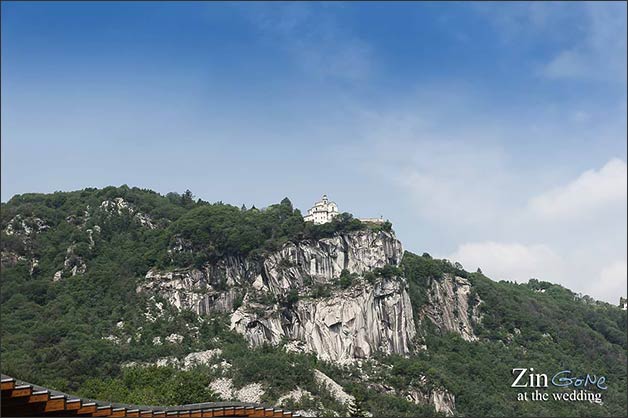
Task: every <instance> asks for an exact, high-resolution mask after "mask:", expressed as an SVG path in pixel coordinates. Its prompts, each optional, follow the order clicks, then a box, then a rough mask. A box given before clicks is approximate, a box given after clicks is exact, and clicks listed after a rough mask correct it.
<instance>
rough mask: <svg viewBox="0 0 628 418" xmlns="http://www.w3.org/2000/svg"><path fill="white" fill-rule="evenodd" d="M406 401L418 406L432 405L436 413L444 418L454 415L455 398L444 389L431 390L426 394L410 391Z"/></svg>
mask: <svg viewBox="0 0 628 418" xmlns="http://www.w3.org/2000/svg"><path fill="white" fill-rule="evenodd" d="M406 399H408V400H409V401H410V402H414V403H415V404H418V405H430V404H431V405H432V406H434V409H435V410H436V412H439V413H441V414H443V415H445V416H448V417H450V416H453V415H454V413H455V410H456V408H455V405H456V402H455V401H456V398H455V396H454V395H453V394H452V393H450V392H448V391H446V390H445V389H432V390H430V391H429V392H427V393H424V392H422V391H420V390H411V391H409V392H408V394H407V395H406Z"/></svg>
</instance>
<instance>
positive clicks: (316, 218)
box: [303, 194, 339, 224]
mask: <svg viewBox="0 0 628 418" xmlns="http://www.w3.org/2000/svg"><path fill="white" fill-rule="evenodd" d="M338 213H339V212H338V206H337V205H336V204H335V203H334V202H330V201H329V199H327V195H326V194H324V195H323V198H322V199H321V200H319V201H318V202H316V203H314V206H312V208H311V209H309V210H308V211H307V215H305V216H304V217H303V220H304V221H306V222H314V223H315V224H324V223H327V222H331V220H332V219H334V217H335V216H338Z"/></svg>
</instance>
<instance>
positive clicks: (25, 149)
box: [1, 2, 627, 303]
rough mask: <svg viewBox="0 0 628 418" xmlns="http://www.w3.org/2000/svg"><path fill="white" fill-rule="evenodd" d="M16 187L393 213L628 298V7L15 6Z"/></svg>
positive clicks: (11, 68) (6, 141) (458, 256)
mask: <svg viewBox="0 0 628 418" xmlns="http://www.w3.org/2000/svg"><path fill="white" fill-rule="evenodd" d="M1 7H2V132H1V133H2V179H1V180H2V201H6V200H8V199H9V198H10V197H11V196H13V195H14V194H17V193H25V192H52V191H55V190H76V189H81V188H84V187H94V186H95V187H103V186H106V185H121V184H128V185H130V186H140V187H147V188H151V189H154V190H157V191H159V192H162V193H166V192H168V191H179V192H181V191H184V190H185V189H187V188H189V189H191V190H192V191H193V192H194V193H195V195H197V196H198V197H201V198H203V199H204V200H209V201H218V200H222V201H225V202H228V203H232V204H235V205H241V204H242V203H245V204H247V206H250V205H252V204H255V205H256V206H258V207H260V206H266V205H268V204H271V203H275V202H278V201H279V200H281V199H282V198H283V197H284V196H288V197H289V198H290V199H291V200H292V201H293V203H294V204H295V205H296V206H297V207H299V208H301V209H302V210H305V209H307V208H308V207H309V206H310V205H311V203H313V202H314V201H315V200H317V199H318V198H319V197H320V195H321V194H323V193H327V194H328V195H329V196H330V198H332V199H333V200H335V201H336V202H337V203H338V205H339V206H340V209H341V210H346V211H349V212H353V213H354V214H355V215H357V216H379V215H383V216H384V217H387V218H389V219H390V220H391V221H393V223H394V225H395V229H396V231H397V233H398V236H399V238H400V239H401V240H402V242H403V243H404V246H405V247H406V248H407V249H409V250H411V251H414V252H419V253H422V252H423V251H427V252H430V253H431V254H432V255H434V256H439V257H448V258H451V259H453V260H459V261H461V262H462V264H463V265H464V266H465V267H466V268H467V269H470V270H475V269H476V268H477V267H478V266H480V267H482V269H483V271H484V272H485V273H487V274H489V275H492V276H493V277H494V278H499V279H511V280H518V281H524V280H527V279H528V278H529V277H538V278H541V279H545V280H549V281H553V282H558V283H561V284H564V285H566V286H568V287H570V288H572V289H573V290H575V291H577V292H582V293H586V294H590V295H592V296H594V297H596V298H601V299H605V300H608V301H611V302H613V303H616V302H617V300H616V299H618V297H619V295H621V294H624V295H625V294H626V250H627V248H626V240H627V233H626V229H627V227H626V4H625V3H621V2H616V3H562V2H552V3H538V2H535V3H523V2H516V3H507V4H497V3H485V2H481V3H453V2H446V3H405V2H404V3H272V4H270V3H248V4H244V3H200V2H190V3H185V2H176V3H175V2H171V3H165V2H155V3H151V2H138V3H113V2H103V3H96V2H85V3H79V2H67V3H55V2H46V3H44V2H41V3H28V2H20V3H17V2H16V3H10V2H3V3H2V6H1Z"/></svg>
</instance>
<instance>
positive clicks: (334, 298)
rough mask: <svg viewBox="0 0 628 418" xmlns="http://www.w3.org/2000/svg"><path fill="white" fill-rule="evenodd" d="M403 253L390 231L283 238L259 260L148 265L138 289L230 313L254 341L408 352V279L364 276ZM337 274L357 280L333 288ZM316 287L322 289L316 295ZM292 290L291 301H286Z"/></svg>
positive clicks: (345, 355)
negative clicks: (194, 265)
mask: <svg viewBox="0 0 628 418" xmlns="http://www.w3.org/2000/svg"><path fill="white" fill-rule="evenodd" d="M178 246H179V247H180V248H184V247H185V244H184V243H179V244H178ZM175 250H176V249H175ZM402 255H403V250H402V246H401V243H400V242H399V241H398V240H397V239H396V237H395V236H394V233H392V232H386V231H373V230H361V231H355V232H352V233H346V234H339V235H337V236H334V237H331V238H324V239H320V240H302V241H296V242H288V243H286V244H285V245H283V247H282V248H281V249H280V250H278V251H276V252H274V253H270V254H267V255H266V256H265V257H263V258H262V259H255V260H254V259H250V258H243V257H225V258H222V259H220V260H219V261H218V262H215V263H208V264H206V265H204V266H203V267H201V268H198V269H196V268H187V269H177V270H173V271H159V270H156V269H152V270H150V271H149V272H148V273H147V274H146V277H145V280H144V281H143V282H142V283H140V285H139V286H138V288H137V291H138V292H150V293H152V294H156V295H159V296H161V297H163V298H165V299H166V300H167V301H168V302H170V303H171V304H172V305H174V306H176V307H177V308H178V309H187V310H192V311H194V312H196V313H198V314H201V315H203V314H208V313H211V312H225V313H228V314H230V315H231V326H232V329H234V330H236V331H237V332H239V333H241V334H243V335H244V336H245V337H246V339H247V340H248V341H249V342H250V343H251V344H253V345H258V344H262V343H271V344H279V343H280V342H282V341H284V340H286V339H288V340H295V341H297V342H301V343H303V344H301V345H300V347H301V348H300V349H302V350H305V351H311V352H314V353H316V354H317V355H318V356H319V357H321V358H323V359H329V360H333V361H338V362H347V361H351V360H352V359H355V358H367V357H370V356H371V355H372V354H373V353H374V352H375V351H382V352H384V353H399V354H407V353H409V352H410V341H411V339H412V338H413V337H414V335H415V333H416V331H415V330H416V327H415V323H414V320H413V315H412V306H411V303H410V299H409V296H408V293H407V291H406V282H405V280H404V279H403V278H402V277H397V276H395V277H388V278H384V277H376V276H375V275H372V276H369V279H368V280H367V279H365V278H364V275H365V274H366V273H371V274H372V273H373V272H374V271H376V269H378V268H382V267H385V266H387V265H388V266H398V265H399V264H400V263H401V258H402ZM341 274H345V275H350V276H351V277H352V280H353V282H354V283H352V285H351V286H349V287H348V288H342V287H340V286H338V285H337V282H338V279H339V278H340V277H341ZM321 286H325V289H326V290H327V294H325V295H315V294H314V292H315V291H316V290H318V289H320V288H321ZM290 292H292V293H291V294H292V295H293V296H292V298H293V299H291V300H289V301H287V302H286V299H285V298H286V296H287V295H288V294H289V293H290ZM294 299H296V300H294ZM237 305H240V306H237Z"/></svg>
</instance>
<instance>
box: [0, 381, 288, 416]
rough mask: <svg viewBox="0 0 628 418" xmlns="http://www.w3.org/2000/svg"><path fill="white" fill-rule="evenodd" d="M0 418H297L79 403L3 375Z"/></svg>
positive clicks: (213, 407) (251, 409) (223, 409)
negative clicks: (68, 417)
mask: <svg viewBox="0 0 628 418" xmlns="http://www.w3.org/2000/svg"><path fill="white" fill-rule="evenodd" d="M0 392H1V394H2V402H1V403H0V416H3V417H12V416H13V417H23V416H29V417H33V416H84V417H163V418H172V417H298V416H299V415H298V414H293V413H292V412H289V411H284V410H282V409H277V408H265V407H263V406H261V405H258V404H254V403H241V402H206V403H197V404H190V405H181V406H165V407H158V406H140V405H125V404H118V403H112V402H102V401H95V400H92V399H80V398H77V397H75V396H71V395H68V394H66V393H63V392H58V391H55V390H50V389H46V388H43V387H40V386H36V385H32V384H30V383H26V382H21V381H17V380H16V379H14V378H12V377H9V376H5V375H2V383H1V390H0Z"/></svg>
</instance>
